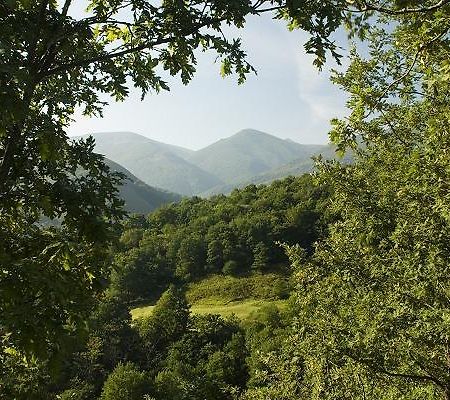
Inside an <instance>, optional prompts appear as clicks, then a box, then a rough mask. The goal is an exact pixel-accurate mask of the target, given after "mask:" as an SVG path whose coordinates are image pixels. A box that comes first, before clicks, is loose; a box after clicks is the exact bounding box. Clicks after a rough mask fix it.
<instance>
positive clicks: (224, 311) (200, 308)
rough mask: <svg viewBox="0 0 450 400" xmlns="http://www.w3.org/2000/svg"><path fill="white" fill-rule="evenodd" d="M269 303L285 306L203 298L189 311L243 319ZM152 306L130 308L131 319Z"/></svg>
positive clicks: (280, 301) (279, 301)
mask: <svg viewBox="0 0 450 400" xmlns="http://www.w3.org/2000/svg"><path fill="white" fill-rule="evenodd" d="M269 304H275V305H276V306H277V307H279V308H281V309H282V308H284V307H285V305H286V301H285V300H255V299H247V300H242V301H233V302H221V301H219V300H213V299H204V300H202V301H200V302H198V303H195V304H193V305H192V306H191V311H192V313H193V314H199V315H204V314H219V315H221V316H222V317H228V316H230V315H233V314H234V315H235V316H236V317H238V318H239V319H241V320H245V319H247V318H249V317H250V316H251V315H252V314H253V313H254V312H256V311H258V310H259V309H260V308H261V307H264V306H266V305H269ZM153 307H154V306H146V307H139V308H135V309H133V310H131V316H132V318H133V319H137V318H142V317H146V316H148V315H150V314H151V313H152V310H153Z"/></svg>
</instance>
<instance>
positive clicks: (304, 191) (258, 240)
mask: <svg viewBox="0 0 450 400" xmlns="http://www.w3.org/2000/svg"><path fill="white" fill-rule="evenodd" d="M327 196H328V192H327V189H326V185H323V186H321V187H318V186H314V184H313V183H312V178H311V176H309V175H304V176H302V177H299V178H287V179H285V180H283V181H277V182H274V183H273V184H271V185H270V186H260V187H256V186H254V185H251V186H249V187H247V188H245V189H242V190H235V191H234V192H233V193H232V194H231V195H230V196H216V197H213V198H211V199H208V200H206V199H200V198H196V197H195V198H192V199H184V200H182V201H181V202H180V203H179V204H172V205H168V206H164V207H162V208H161V209H159V210H157V211H155V212H154V213H151V214H149V216H148V217H147V220H146V221H143V220H138V221H135V222H133V221H130V222H129V223H128V225H127V226H126V227H125V229H124V232H123V234H122V239H121V247H120V248H119V252H118V253H117V254H116V256H115V268H114V272H113V274H112V276H111V291H112V292H113V293H115V294H116V295H120V296H122V297H123V299H124V300H125V301H133V300H147V301H148V300H150V301H152V300H153V299H155V298H157V297H158V296H159V294H160V293H161V292H162V291H163V290H164V288H165V287H166V286H167V284H168V283H169V282H177V281H178V280H181V281H184V282H192V281H196V280H199V279H201V278H204V277H205V276H207V275H210V274H211V273H220V272H222V273H223V274H224V275H233V276H242V275H245V274H248V273H249V272H250V271H251V270H252V269H253V271H255V272H264V273H269V272H271V271H274V272H278V273H281V274H283V273H285V272H286V268H285V267H284V265H286V264H287V263H288V259H287V257H286V255H285V254H284V251H283V249H282V248H281V247H280V245H279V244H278V242H279V241H282V242H286V243H288V244H294V243H297V242H300V243H301V244H302V246H304V247H305V248H306V249H308V251H309V252H311V251H312V247H313V243H314V242H315V241H316V240H317V238H318V237H319V236H320V235H322V234H323V232H324V229H325V224H326V222H325V221H326V218H327V217H326V216H325V211H324V210H325V204H326V199H327ZM231 281H232V280H229V282H231ZM224 282H225V280H224ZM233 282H236V284H238V283H237V282H238V281H237V280H236V281H233ZM240 282H241V283H244V282H246V281H245V280H243V281H240ZM275 286H276V287H277V288H278V289H280V290H281V288H280V287H278V286H277V284H276V285H275ZM265 287H266V286H264V287H262V288H261V290H264V288H265ZM229 290H233V289H232V288H231V287H230V288H229ZM249 290H251V289H249ZM218 294H219V293H218ZM258 296H260V295H256V298H259V297H258ZM264 296H265V295H264Z"/></svg>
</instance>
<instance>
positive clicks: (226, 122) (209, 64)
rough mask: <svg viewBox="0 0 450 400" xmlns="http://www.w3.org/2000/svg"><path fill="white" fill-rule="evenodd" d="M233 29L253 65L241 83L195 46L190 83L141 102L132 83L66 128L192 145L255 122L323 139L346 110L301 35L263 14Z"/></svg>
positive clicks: (281, 132)
mask: <svg viewBox="0 0 450 400" xmlns="http://www.w3.org/2000/svg"><path fill="white" fill-rule="evenodd" d="M237 32H238V34H239V36H240V37H241V38H242V40H243V43H244V47H245V49H246V51H247V53H248V55H249V60H250V62H251V63H252V65H253V66H254V67H256V69H257V71H258V75H257V76H255V75H251V76H249V78H248V79H247V82H246V83H245V84H243V85H238V84H237V83H236V77H228V78H225V79H223V78H221V77H220V74H219V70H220V65H219V64H215V63H214V58H215V57H214V56H213V55H212V54H205V53H201V54H200V56H199V58H198V66H197V74H196V76H195V78H194V79H193V81H192V82H191V83H190V84H189V85H187V86H184V85H183V84H181V83H180V82H179V80H177V79H175V78H174V79H173V80H171V91H170V92H163V93H160V94H150V95H148V96H147V98H146V99H145V100H144V101H141V100H140V93H139V92H138V91H137V90H134V89H133V90H131V93H130V96H129V97H128V98H127V100H125V101H124V102H122V103H115V102H113V101H111V102H110V104H109V106H107V107H106V108H105V110H104V117H103V118H101V119H100V118H88V117H84V116H82V115H81V114H80V113H77V115H76V122H75V123H74V124H72V126H71V127H70V130H69V134H70V135H82V134H86V133H91V132H100V131H101V132H104V131H131V132H136V133H139V134H142V135H145V136H148V137H149V138H151V139H154V140H159V141H163V142H166V143H170V144H176V145H179V146H184V147H188V148H191V149H199V148H201V147H204V146H207V145H209V144H211V143H213V142H214V141H216V140H218V139H220V138H224V137H228V136H231V135H233V134H234V133H236V132H238V131H239V130H241V129H245V128H254V129H258V130H262V131H264V132H267V133H270V134H272V135H276V136H278V137H281V138H290V139H292V140H295V141H297V142H299V143H326V142H327V140H328V138H327V132H328V130H329V126H330V125H329V121H330V119H331V118H333V117H335V116H342V115H344V114H345V96H344V94H343V93H342V92H340V90H339V89H338V88H337V87H335V86H334V85H332V84H331V83H330V82H329V74H328V72H327V71H326V69H324V71H322V72H321V73H319V72H318V71H317V69H316V68H315V67H313V66H312V57H311V56H309V55H306V54H305V52H304V50H303V47H302V44H303V43H304V41H305V39H306V35H305V34H304V33H302V32H289V31H288V30H287V29H286V28H285V26H284V24H283V23H282V22H280V21H272V20H271V19H269V18H265V17H264V18H261V17H260V18H256V17H254V18H251V19H250V20H249V21H248V24H247V26H246V28H244V29H241V30H239V31H237ZM342 36H343V35H342ZM329 67H336V66H335V64H333V63H331V64H330V65H329V66H328V69H329Z"/></svg>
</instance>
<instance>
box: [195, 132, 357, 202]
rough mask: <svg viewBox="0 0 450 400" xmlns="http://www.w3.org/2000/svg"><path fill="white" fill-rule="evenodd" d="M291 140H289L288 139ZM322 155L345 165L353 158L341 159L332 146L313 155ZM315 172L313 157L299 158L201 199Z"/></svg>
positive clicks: (210, 192) (213, 189)
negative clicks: (252, 185)
mask: <svg viewBox="0 0 450 400" xmlns="http://www.w3.org/2000/svg"><path fill="white" fill-rule="evenodd" d="M287 140H289V139H287ZM319 155H321V156H322V157H323V158H324V159H326V160H331V159H339V160H341V161H342V162H344V163H350V162H351V160H352V157H351V155H350V153H348V154H345V155H344V156H343V157H341V158H339V157H338V156H337V155H336V148H335V147H334V146H332V145H326V146H321V148H320V149H319V151H317V152H316V153H314V154H312V156H319ZM313 170H314V160H313V159H312V158H311V157H307V158H299V159H296V160H294V161H290V162H288V163H287V164H283V165H281V166H279V167H276V168H273V169H271V170H269V171H266V172H263V173H262V174H258V175H254V176H252V177H251V178H249V179H243V180H242V181H240V182H234V183H232V184H226V185H219V186H216V187H214V188H211V189H208V190H207V191H205V192H203V193H201V194H200V196H201V197H210V196H213V195H216V194H228V193H231V192H232V191H233V189H236V188H244V187H245V186H248V185H251V184H254V185H260V184H269V183H271V182H273V181H275V180H278V179H283V178H286V177H288V176H300V175H303V174H306V173H309V172H312V171H313Z"/></svg>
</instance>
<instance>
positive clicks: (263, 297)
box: [131, 273, 290, 320]
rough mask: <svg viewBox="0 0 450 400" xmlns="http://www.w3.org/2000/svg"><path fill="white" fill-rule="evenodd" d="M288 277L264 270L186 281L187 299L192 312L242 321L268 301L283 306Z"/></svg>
mask: <svg viewBox="0 0 450 400" xmlns="http://www.w3.org/2000/svg"><path fill="white" fill-rule="evenodd" d="M289 291H290V288H289V282H288V278H287V277H286V276H284V275H282V274H276V273H267V274H262V275H258V274H255V275H248V276H240V277H233V276H224V275H212V276H210V277H208V278H205V279H202V280H201V281H199V282H194V283H191V284H189V286H188V288H187V291H186V299H187V301H188V303H189V304H191V311H192V313H193V314H199V315H204V314H220V315H221V316H223V317H228V316H230V315H233V314H234V315H236V316H237V317H238V318H239V319H241V320H245V319H247V318H248V317H249V316H250V315H251V314H252V313H254V312H256V311H257V310H259V309H260V308H261V307H264V306H266V305H269V304H275V305H276V306H278V307H279V308H283V306H284V305H285V304H286V301H285V299H286V298H287V297H288V295H289ZM153 307H154V306H152V305H149V306H142V307H137V308H134V309H133V310H131V317H132V318H133V319H137V318H142V317H146V316H147V315H150V314H151V313H152V310H153Z"/></svg>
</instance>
